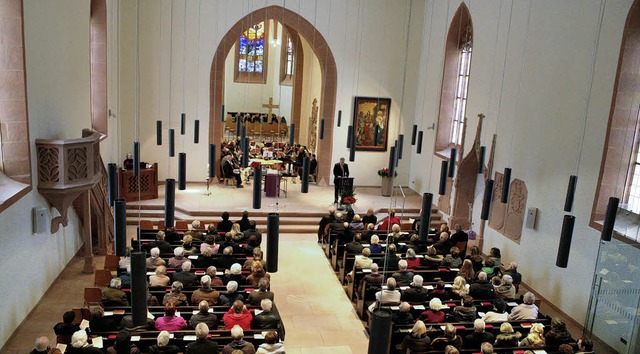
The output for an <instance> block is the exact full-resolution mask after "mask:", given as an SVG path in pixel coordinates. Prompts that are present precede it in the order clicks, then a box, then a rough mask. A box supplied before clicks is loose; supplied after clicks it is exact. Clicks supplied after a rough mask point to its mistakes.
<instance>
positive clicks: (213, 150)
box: [209, 144, 216, 178]
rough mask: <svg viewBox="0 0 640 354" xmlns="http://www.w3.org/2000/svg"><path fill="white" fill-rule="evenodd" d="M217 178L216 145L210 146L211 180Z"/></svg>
mask: <svg viewBox="0 0 640 354" xmlns="http://www.w3.org/2000/svg"><path fill="white" fill-rule="evenodd" d="M215 176H216V144H209V178H213V177H215Z"/></svg>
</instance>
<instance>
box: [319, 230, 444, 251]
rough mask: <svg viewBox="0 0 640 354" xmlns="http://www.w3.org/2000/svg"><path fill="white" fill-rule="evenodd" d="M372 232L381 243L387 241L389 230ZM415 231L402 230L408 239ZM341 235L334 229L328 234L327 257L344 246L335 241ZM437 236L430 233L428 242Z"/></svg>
mask: <svg viewBox="0 0 640 354" xmlns="http://www.w3.org/2000/svg"><path fill="white" fill-rule="evenodd" d="M364 232H365V231H360V233H364ZM355 233H356V232H355V231H354V234H355ZM371 233H372V235H376V236H378V238H379V239H380V244H385V241H386V239H387V237H388V236H389V232H388V231H387V230H372V231H371ZM415 233H417V231H416V230H409V231H408V232H402V235H403V236H404V237H406V238H407V239H408V238H409V236H410V235H412V234H415ZM339 236H340V234H339V233H338V232H337V231H333V230H332V231H331V232H329V233H328V234H327V239H326V243H325V244H324V245H323V248H324V252H325V256H326V257H327V258H332V254H333V252H334V251H337V249H334V247H340V248H341V249H342V247H343V246H344V244H341V243H340V242H338V243H337V244H336V243H335V241H337V240H338V239H339ZM435 236H436V235H435V233H429V235H428V239H427V244H432V243H433V242H435V241H436V240H435ZM351 241H352V240H346V242H351ZM341 256H342V254H341V253H340V254H339V255H338V256H337V257H338V258H340V257H341Z"/></svg>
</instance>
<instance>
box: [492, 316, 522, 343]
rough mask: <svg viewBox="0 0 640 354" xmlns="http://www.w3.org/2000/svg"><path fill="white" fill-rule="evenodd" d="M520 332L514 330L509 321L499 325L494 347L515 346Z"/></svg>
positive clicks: (520, 335)
mask: <svg viewBox="0 0 640 354" xmlns="http://www.w3.org/2000/svg"><path fill="white" fill-rule="evenodd" d="M520 337H522V334H521V333H520V332H515V331H514V330H513V327H512V326H511V324H510V323H509V322H504V323H503V324H501V325H500V334H498V335H497V336H496V342H495V346H496V347H517V346H518V340H520Z"/></svg>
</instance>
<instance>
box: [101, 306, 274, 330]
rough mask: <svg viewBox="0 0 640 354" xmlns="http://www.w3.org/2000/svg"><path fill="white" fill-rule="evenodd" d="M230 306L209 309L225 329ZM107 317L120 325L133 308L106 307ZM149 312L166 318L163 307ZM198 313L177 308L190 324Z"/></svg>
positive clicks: (254, 307)
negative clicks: (224, 322) (225, 320)
mask: <svg viewBox="0 0 640 354" xmlns="http://www.w3.org/2000/svg"><path fill="white" fill-rule="evenodd" d="M229 308H230V307H229V306H220V305H214V306H211V307H209V313H212V314H214V315H216V317H217V318H218V322H219V325H220V326H221V327H222V328H221V329H223V328H224V324H223V323H222V316H224V314H225V313H227V312H228V311H229ZM104 309H105V317H111V318H112V319H113V320H114V322H115V323H120V321H122V318H123V317H124V316H128V315H131V306H108V307H105V308H104ZM147 310H148V311H149V313H150V314H152V315H153V316H154V319H157V318H159V317H162V316H164V307H162V306H147ZM247 310H249V311H250V312H251V315H252V316H255V312H256V311H257V312H258V313H260V312H262V310H261V309H260V308H259V307H257V306H247ZM272 311H273V312H274V313H278V311H277V309H276V307H275V306H274V307H273V310H272ZM197 313H198V307H197V306H177V307H176V316H180V317H182V318H184V319H185V321H187V323H189V320H190V319H191V316H193V315H195V314H197Z"/></svg>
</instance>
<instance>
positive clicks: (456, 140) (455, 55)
mask: <svg viewBox="0 0 640 354" xmlns="http://www.w3.org/2000/svg"><path fill="white" fill-rule="evenodd" d="M472 48H473V25H472V23H471V15H470V14H469V10H468V9H467V6H466V5H465V4H461V5H460V8H459V9H458V11H456V14H455V15H454V16H453V19H452V20H451V25H450V26H449V32H448V33H447V41H446V46H445V60H444V70H443V75H442V90H441V92H440V114H439V116H438V130H437V133H436V146H435V153H436V154H438V155H440V156H442V157H444V158H448V156H449V154H448V153H447V150H448V149H450V148H453V147H455V146H457V145H460V144H461V143H462V139H463V136H462V131H463V129H462V127H463V125H464V120H465V115H466V109H467V94H468V89H469V74H470V72H471V52H472Z"/></svg>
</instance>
